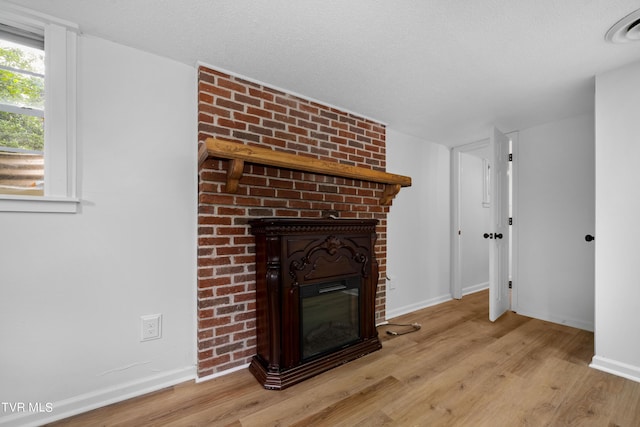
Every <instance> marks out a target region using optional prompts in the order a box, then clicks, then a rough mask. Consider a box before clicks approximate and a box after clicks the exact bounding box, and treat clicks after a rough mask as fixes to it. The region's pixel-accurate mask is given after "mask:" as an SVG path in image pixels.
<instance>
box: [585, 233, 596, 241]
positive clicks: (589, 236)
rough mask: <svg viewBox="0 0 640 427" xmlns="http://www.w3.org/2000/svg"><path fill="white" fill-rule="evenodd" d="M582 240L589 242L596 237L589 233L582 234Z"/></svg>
mask: <svg viewBox="0 0 640 427" xmlns="http://www.w3.org/2000/svg"><path fill="white" fill-rule="evenodd" d="M584 240H586V241H587V242H591V241H593V240H596V238H595V237H593V236H592V235H591V234H587V235H586V236H584Z"/></svg>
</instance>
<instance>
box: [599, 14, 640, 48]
mask: <svg viewBox="0 0 640 427" xmlns="http://www.w3.org/2000/svg"><path fill="white" fill-rule="evenodd" d="M604 38H605V39H606V40H607V41H609V42H611V43H628V42H635V41H639V40H640V9H638V10H636V11H635V12H632V13H630V14H629V15H627V16H625V17H624V18H622V19H621V20H619V21H618V22H616V24H615V25H614V26H613V27H611V28H610V29H609V31H607V34H605V36H604Z"/></svg>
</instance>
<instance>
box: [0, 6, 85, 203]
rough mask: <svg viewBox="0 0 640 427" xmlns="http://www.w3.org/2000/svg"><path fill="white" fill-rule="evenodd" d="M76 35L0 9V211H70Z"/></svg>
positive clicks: (62, 25) (43, 19) (56, 23)
mask: <svg viewBox="0 0 640 427" xmlns="http://www.w3.org/2000/svg"><path fill="white" fill-rule="evenodd" d="M76 32H77V27H76V26H74V25H73V24H69V23H67V22H63V21H60V20H57V19H55V18H51V17H47V16H44V15H42V14H38V13H35V12H31V11H28V10H27V9H24V8H21V7H19V6H13V5H7V4H3V3H0V211H22V212H76V211H77V205H78V199H77V198H76V182H75V180H76V173H75V171H76V155H75V120H76V106H75V101H76V100H75V98H76V37H77V35H76Z"/></svg>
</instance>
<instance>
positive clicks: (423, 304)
mask: <svg viewBox="0 0 640 427" xmlns="http://www.w3.org/2000/svg"><path fill="white" fill-rule="evenodd" d="M452 299H453V298H452V297H451V294H446V295H441V296H439V297H435V298H431V299H429V300H426V301H419V302H416V303H414V304H409V305H405V306H404V307H399V308H395V309H393V310H387V315H386V318H387V319H393V318H394V317H398V316H402V315H403V314H407V313H411V312H413V311H416V310H420V309H423V308H427V307H431V306H432V305H437V304H442V303H443V302H447V301H451V300H452Z"/></svg>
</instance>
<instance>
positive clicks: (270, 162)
mask: <svg viewBox="0 0 640 427" xmlns="http://www.w3.org/2000/svg"><path fill="white" fill-rule="evenodd" d="M209 156H211V157H215V158H221V159H228V160H229V169H228V170H227V192H228V193H235V192H237V191H238V181H239V180H240V178H241V177H242V172H243V170H244V163H245V162H248V163H254V164H258V165H265V166H275V167H280V168H284V169H291V170H296V171H302V172H311V173H318V174H322V175H329V176H337V177H341V178H351V179H357V180H361V181H369V182H376V183H380V184H385V189H384V192H383V195H382V198H381V199H380V204H381V205H383V206H388V205H390V204H391V201H392V200H393V198H394V197H395V196H396V194H398V192H399V191H400V188H401V187H409V186H411V177H409V176H403V175H396V174H392V173H387V172H380V171H376V170H373V169H367V168H362V167H357V166H350V165H344V164H341V163H338V162H328V161H326V160H319V159H314V158H310V157H305V156H298V155H295V154H290V153H285V152H282V151H276V150H271V149H269V148H261V147H254V146H251V145H245V144H241V143H238V142H231V141H223V140H220V139H216V138H207V139H206V140H205V143H204V145H203V146H202V147H200V150H199V152H198V158H199V163H202V162H204V161H205V160H206V158H207V157H209Z"/></svg>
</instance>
